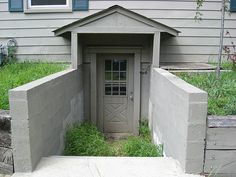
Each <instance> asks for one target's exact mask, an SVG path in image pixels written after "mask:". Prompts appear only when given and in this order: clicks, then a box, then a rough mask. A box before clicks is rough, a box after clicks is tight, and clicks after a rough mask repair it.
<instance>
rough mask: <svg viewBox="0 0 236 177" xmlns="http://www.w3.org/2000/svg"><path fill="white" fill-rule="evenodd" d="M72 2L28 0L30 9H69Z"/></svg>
mask: <svg viewBox="0 0 236 177" xmlns="http://www.w3.org/2000/svg"><path fill="white" fill-rule="evenodd" d="M70 1H71V0H28V9H29V10H40V9H42V10H43V9H69V8H70Z"/></svg>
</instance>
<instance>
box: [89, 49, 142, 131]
mask: <svg viewBox="0 0 236 177" xmlns="http://www.w3.org/2000/svg"><path fill="white" fill-rule="evenodd" d="M141 51H142V48H141V47H107V46H104V47H102V46H99V47H88V48H87V49H86V59H85V61H86V62H91V65H90V66H91V67H90V68H91V70H90V87H91V90H90V92H91V97H90V111H91V117H90V120H91V122H92V123H94V124H95V125H98V120H97V117H98V106H97V104H98V84H97V58H98V54H105V53H107V54H109V53H110V54H111V53H124V54H134V113H133V124H132V132H133V134H134V135H138V133H139V131H138V130H139V119H140V70H141V68H140V61H141Z"/></svg>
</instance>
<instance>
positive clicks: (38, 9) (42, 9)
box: [24, 0, 72, 13]
mask: <svg viewBox="0 0 236 177" xmlns="http://www.w3.org/2000/svg"><path fill="white" fill-rule="evenodd" d="M31 2H32V1H31V0H24V3H25V4H26V6H25V8H24V12H25V13H51V12H55V13H57V12H72V0H66V5H31V4H32V3H31Z"/></svg>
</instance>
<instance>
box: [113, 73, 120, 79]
mask: <svg viewBox="0 0 236 177" xmlns="http://www.w3.org/2000/svg"><path fill="white" fill-rule="evenodd" d="M112 79H113V80H114V81H118V80H119V72H113V77H112Z"/></svg>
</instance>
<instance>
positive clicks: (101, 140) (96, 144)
mask: <svg viewBox="0 0 236 177" xmlns="http://www.w3.org/2000/svg"><path fill="white" fill-rule="evenodd" d="M147 125H148V123H147V121H146V122H142V123H141V126H140V135H139V136H130V137H128V138H127V139H123V140H119V141H114V142H110V143H109V141H106V140H105V137H104V135H103V134H102V133H101V132H99V131H98V129H97V128H96V126H94V125H91V124H89V123H83V124H81V125H76V126H74V127H73V128H71V129H69V130H68V132H67V133H66V137H65V138H66V140H65V150H64V154H65V155H74V156H131V157H133V156H138V157H157V156H161V155H162V148H161V147H159V146H157V145H154V144H153V143H152V141H151V136H150V131H149V129H148V126H147Z"/></svg>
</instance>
